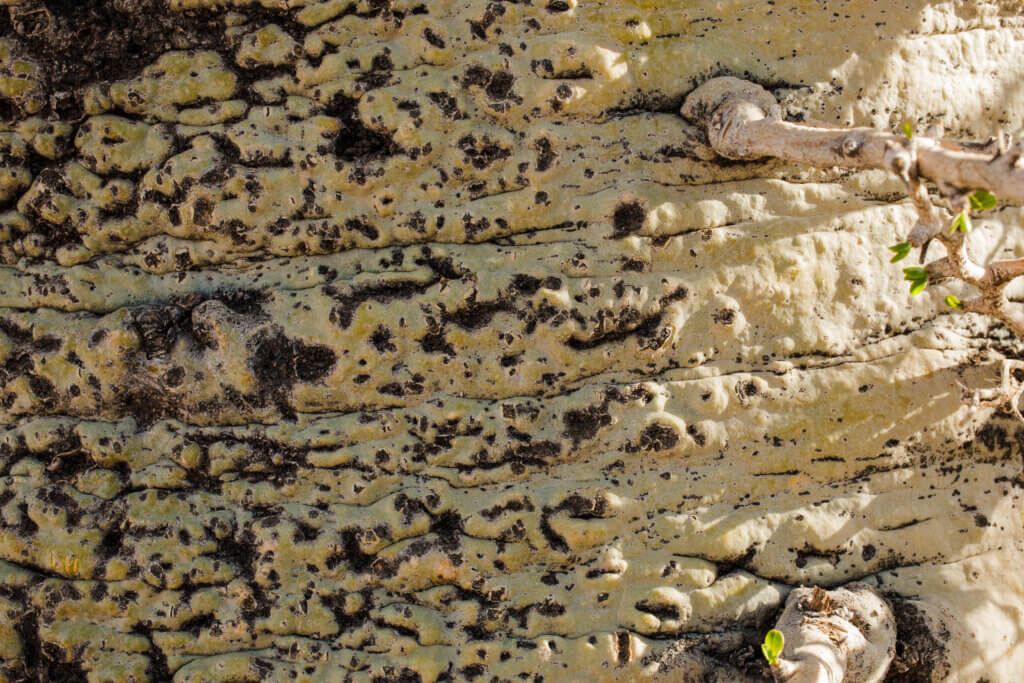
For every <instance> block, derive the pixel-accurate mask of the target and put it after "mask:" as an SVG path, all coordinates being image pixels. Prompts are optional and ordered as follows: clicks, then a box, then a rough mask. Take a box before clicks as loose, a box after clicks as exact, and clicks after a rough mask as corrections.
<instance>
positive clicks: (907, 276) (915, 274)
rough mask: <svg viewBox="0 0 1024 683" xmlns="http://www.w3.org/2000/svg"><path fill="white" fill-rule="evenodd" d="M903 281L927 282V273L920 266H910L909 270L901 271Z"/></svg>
mask: <svg viewBox="0 0 1024 683" xmlns="http://www.w3.org/2000/svg"><path fill="white" fill-rule="evenodd" d="M903 279H904V280H907V281H909V282H916V281H917V280H927V279H928V271H927V270H925V269H924V268H922V267H920V266H910V267H909V268H904V269H903Z"/></svg>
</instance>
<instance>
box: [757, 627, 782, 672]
mask: <svg viewBox="0 0 1024 683" xmlns="http://www.w3.org/2000/svg"><path fill="white" fill-rule="evenodd" d="M785 642H786V639H785V638H784V637H783V635H782V631H779V630H777V629H774V628H773V629H772V630H771V631H768V633H766V634H765V636H764V642H763V643H761V652H762V653H764V658H765V659H767V660H768V663H769V664H771V665H772V666H775V665H776V664H778V663H779V655H780V654H782V648H783V645H784V644H785Z"/></svg>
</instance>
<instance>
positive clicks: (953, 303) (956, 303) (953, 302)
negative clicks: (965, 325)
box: [946, 294, 964, 310]
mask: <svg viewBox="0 0 1024 683" xmlns="http://www.w3.org/2000/svg"><path fill="white" fill-rule="evenodd" d="M946 305H947V306H949V307H950V308H959V309H961V310H963V307H964V305H963V304H962V303H961V302H960V299H957V298H956V297H955V296H953V295H952V294H950V295H949V296H947V297H946Z"/></svg>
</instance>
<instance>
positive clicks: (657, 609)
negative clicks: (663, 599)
mask: <svg viewBox="0 0 1024 683" xmlns="http://www.w3.org/2000/svg"><path fill="white" fill-rule="evenodd" d="M633 606H634V607H635V608H636V609H637V610H638V611H640V612H645V613H647V614H651V615H654V616H656V617H658V618H659V619H662V620H664V619H674V620H678V619H679V616H680V614H679V608H678V607H676V606H675V605H670V604H666V603H654V602H651V601H649V600H640V601H639V602H637V603H636V604H635V605H633Z"/></svg>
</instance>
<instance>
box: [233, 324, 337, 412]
mask: <svg viewBox="0 0 1024 683" xmlns="http://www.w3.org/2000/svg"><path fill="white" fill-rule="evenodd" d="M249 351H250V354H251V356H250V359H249V366H250V368H251V369H252V372H253V374H254V375H255V376H256V379H257V380H258V381H259V382H260V384H261V385H262V387H263V389H264V390H265V391H267V392H270V393H271V394H274V395H280V394H283V393H287V392H290V391H291V389H292V386H293V385H294V384H295V383H296V382H297V381H302V382H317V381H319V380H321V379H323V378H324V377H326V376H327V375H328V374H329V373H330V372H331V370H332V369H333V368H334V364H335V362H336V361H337V356H336V355H335V353H334V351H332V350H331V349H330V347H327V346H324V345H322V344H306V343H304V342H302V341H300V340H297V339H289V338H288V337H286V336H285V334H284V331H283V330H282V329H281V328H280V326H278V325H273V326H271V327H269V328H267V329H265V330H262V331H261V332H259V333H257V334H256V335H254V336H253V338H252V339H251V340H250V342H249Z"/></svg>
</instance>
